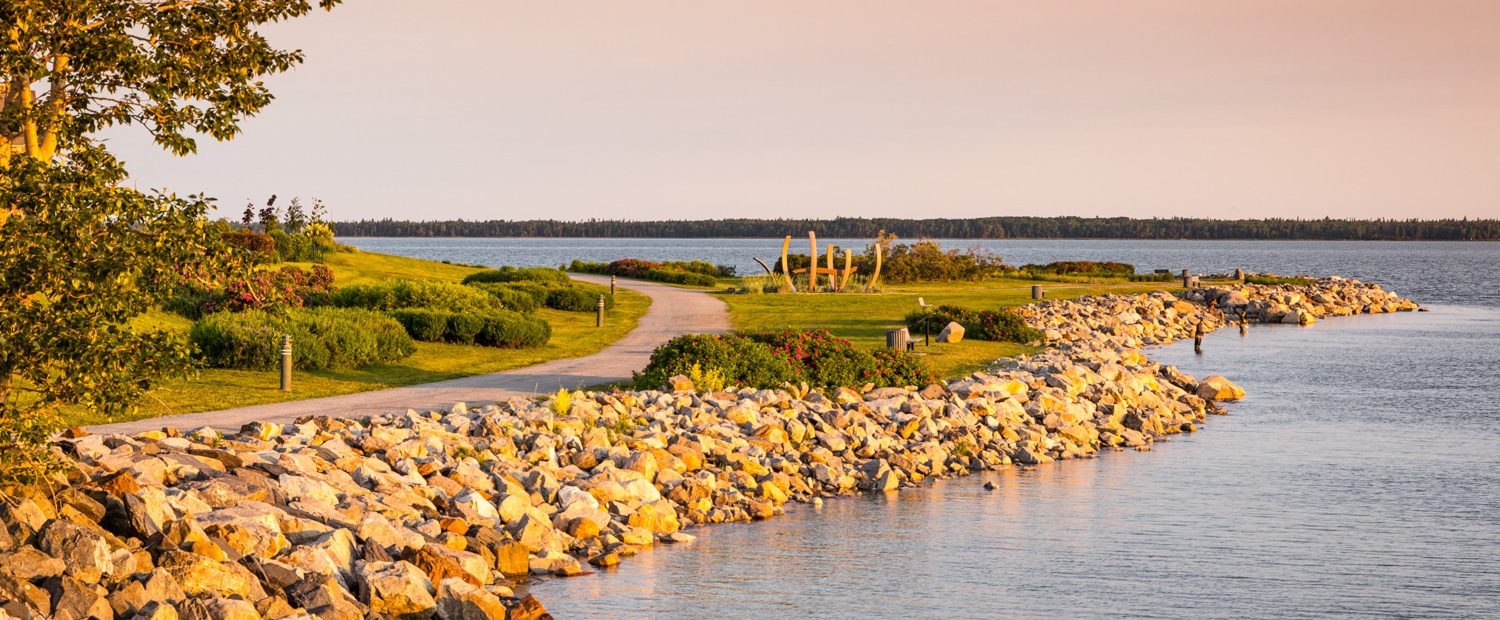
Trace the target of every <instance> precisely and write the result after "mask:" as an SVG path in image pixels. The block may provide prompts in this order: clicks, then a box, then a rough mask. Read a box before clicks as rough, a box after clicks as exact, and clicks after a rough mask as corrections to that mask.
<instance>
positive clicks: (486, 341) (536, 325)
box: [474, 310, 552, 349]
mask: <svg viewBox="0 0 1500 620" xmlns="http://www.w3.org/2000/svg"><path fill="white" fill-rule="evenodd" d="M551 338H552V325H551V324H550V323H548V322H546V321H543V320H541V319H539V318H536V317H529V316H525V315H522V314H518V313H515V312H509V311H506V310H501V311H498V312H495V313H492V314H489V315H486V316H485V320H484V325H483V326H482V327H481V328H480V330H479V333H478V334H477V335H476V337H475V339H474V341H475V342H476V343H478V344H482V345H484V346H487V347H505V348H510V349H524V348H529V347H539V346H542V345H544V344H547V341H548V340H549V339H551Z"/></svg>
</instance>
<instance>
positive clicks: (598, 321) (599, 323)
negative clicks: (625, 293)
mask: <svg viewBox="0 0 1500 620" xmlns="http://www.w3.org/2000/svg"><path fill="white" fill-rule="evenodd" d="M594 327H604V296H603V295H600V296H599V314H598V316H596V317H594Z"/></svg>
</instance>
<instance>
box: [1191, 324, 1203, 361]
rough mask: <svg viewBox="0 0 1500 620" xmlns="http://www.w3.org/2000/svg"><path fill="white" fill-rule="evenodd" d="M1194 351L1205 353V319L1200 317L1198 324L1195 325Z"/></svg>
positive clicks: (1200, 353)
mask: <svg viewBox="0 0 1500 620" xmlns="http://www.w3.org/2000/svg"><path fill="white" fill-rule="evenodd" d="M1193 352H1194V353H1197V354H1198V355H1203V319H1198V324H1197V325H1195V326H1193Z"/></svg>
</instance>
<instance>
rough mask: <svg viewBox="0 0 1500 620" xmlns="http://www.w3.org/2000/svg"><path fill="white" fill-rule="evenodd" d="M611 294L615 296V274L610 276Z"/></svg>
mask: <svg viewBox="0 0 1500 620" xmlns="http://www.w3.org/2000/svg"><path fill="white" fill-rule="evenodd" d="M609 296H610V297H614V296H615V276H614V275H613V274H610V276H609Z"/></svg>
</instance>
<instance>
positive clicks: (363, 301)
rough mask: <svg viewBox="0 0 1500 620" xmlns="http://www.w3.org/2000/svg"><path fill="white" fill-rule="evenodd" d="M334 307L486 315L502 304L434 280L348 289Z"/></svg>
mask: <svg viewBox="0 0 1500 620" xmlns="http://www.w3.org/2000/svg"><path fill="white" fill-rule="evenodd" d="M331 303H332V305H335V306H339V307H341V308H366V309H369V310H395V309H397V308H430V309H433V310H440V311H448V312H460V311H462V312H484V311H488V310H497V309H499V307H500V302H499V301H498V300H497V299H495V297H494V296H492V295H490V294H489V293H486V292H484V291H481V290H479V289H476V288H474V287H470V286H463V285H461V284H454V283H452V282H438V281H433V280H393V281H390V282H382V283H379V284H355V285H352V286H346V287H344V288H341V289H339V290H338V291H337V292H335V293H334V294H333V296H332V299H331Z"/></svg>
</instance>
